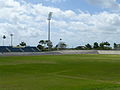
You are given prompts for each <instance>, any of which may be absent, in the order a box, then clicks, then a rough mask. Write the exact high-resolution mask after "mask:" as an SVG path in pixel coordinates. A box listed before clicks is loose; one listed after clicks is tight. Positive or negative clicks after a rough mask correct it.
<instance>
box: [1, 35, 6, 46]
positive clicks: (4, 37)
mask: <svg viewBox="0 0 120 90" xmlns="http://www.w3.org/2000/svg"><path fill="white" fill-rule="evenodd" d="M2 38H3V46H4V40H5V39H6V36H5V35H3V37H2Z"/></svg>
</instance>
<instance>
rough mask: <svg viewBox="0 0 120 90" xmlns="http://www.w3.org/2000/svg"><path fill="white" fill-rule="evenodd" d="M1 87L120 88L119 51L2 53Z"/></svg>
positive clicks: (18, 89)
mask: <svg viewBox="0 0 120 90" xmlns="http://www.w3.org/2000/svg"><path fill="white" fill-rule="evenodd" d="M0 90H120V55H58V56H11V57H0Z"/></svg>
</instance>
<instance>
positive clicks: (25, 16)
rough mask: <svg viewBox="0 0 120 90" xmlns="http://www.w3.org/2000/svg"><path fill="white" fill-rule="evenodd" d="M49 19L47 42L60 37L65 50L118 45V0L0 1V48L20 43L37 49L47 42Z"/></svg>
mask: <svg viewBox="0 0 120 90" xmlns="http://www.w3.org/2000/svg"><path fill="white" fill-rule="evenodd" d="M49 12H53V17H52V20H51V40H52V42H53V44H54V45H55V44H57V43H58V42H59V39H60V38H62V40H63V41H64V42H66V44H68V47H76V46H78V45H84V44H87V43H91V44H92V43H94V42H102V41H108V42H110V43H111V44H112V43H114V42H116V43H120V0H0V36H1V38H0V45H2V41H3V40H2V36H3V35H6V37H7V38H6V40H5V45H10V34H11V33H13V34H14V45H17V44H19V42H21V41H24V42H26V43H27V45H32V46H37V45H38V42H39V41H40V40H42V39H44V40H46V39H47V23H48V21H47V17H48V13H49Z"/></svg>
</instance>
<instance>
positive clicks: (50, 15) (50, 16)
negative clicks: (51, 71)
mask: <svg viewBox="0 0 120 90" xmlns="http://www.w3.org/2000/svg"><path fill="white" fill-rule="evenodd" d="M52 13H53V12H49V14H48V49H49V50H50V45H49V44H50V20H51V18H52Z"/></svg>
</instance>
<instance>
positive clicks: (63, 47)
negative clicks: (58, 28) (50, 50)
mask: <svg viewBox="0 0 120 90" xmlns="http://www.w3.org/2000/svg"><path fill="white" fill-rule="evenodd" d="M66 47H67V44H66V43H64V42H59V43H58V44H57V45H56V48H58V49H65V48H66Z"/></svg>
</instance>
